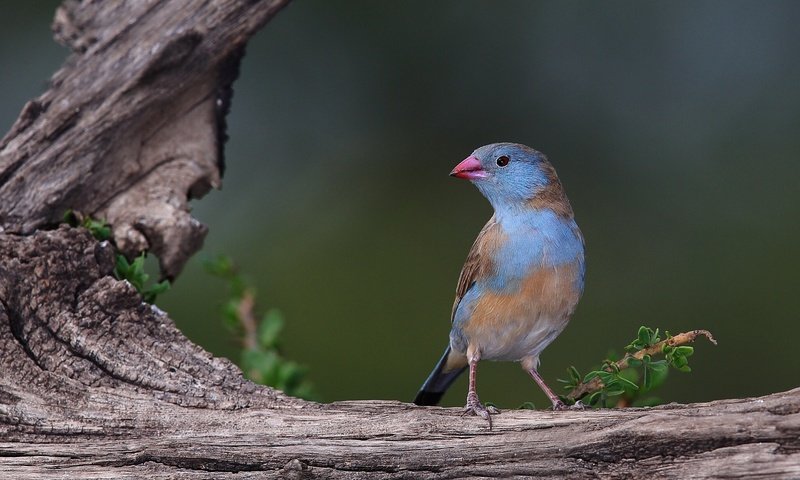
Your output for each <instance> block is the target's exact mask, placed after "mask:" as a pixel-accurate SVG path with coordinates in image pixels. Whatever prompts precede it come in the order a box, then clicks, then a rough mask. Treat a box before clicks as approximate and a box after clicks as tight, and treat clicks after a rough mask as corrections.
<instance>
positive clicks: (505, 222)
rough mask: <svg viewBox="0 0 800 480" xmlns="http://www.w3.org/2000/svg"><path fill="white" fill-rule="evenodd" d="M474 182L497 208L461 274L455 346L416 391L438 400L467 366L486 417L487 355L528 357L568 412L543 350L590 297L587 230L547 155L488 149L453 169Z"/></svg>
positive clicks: (508, 147)
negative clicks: (481, 389)
mask: <svg viewBox="0 0 800 480" xmlns="http://www.w3.org/2000/svg"><path fill="white" fill-rule="evenodd" d="M450 175H451V176H453V177H456V178H461V179H466V180H469V181H470V182H472V184H473V185H475V187H477V188H478V190H479V191H480V193H482V194H483V196H484V197H486V199H487V200H488V201H489V203H490V204H491V206H492V207H493V209H494V213H493V215H492V216H491V218H490V219H489V221H488V222H487V223H486V225H485V226H484V227H483V229H482V230H481V231H480V233H479V234H478V236H477V238H476V239H475V242H474V243H473V245H472V248H471V249H470V251H469V254H468V255H467V259H466V262H465V263H464V267H463V268H462V270H461V274H460V275H459V278H458V284H457V287H456V296H455V302H454V303H453V309H452V315H451V330H450V342H449V345H448V346H447V348H446V349H445V351H444V354H443V355H442V357H441V359H440V360H439V362H438V363H437V364H436V367H434V369H433V371H432V372H431V373H430V375H429V376H428V378H427V380H425V383H424V384H423V385H422V387H421V388H420V390H419V392H418V393H417V396H416V398H415V399H414V403H415V404H417V405H436V404H438V403H439V401H440V399H441V398H442V395H444V393H445V391H446V390H447V388H448V387H449V386H450V385H451V384H452V383H453V382H454V381H455V380H456V378H457V377H458V376H459V375H460V374H461V373H462V372H463V371H464V370H466V369H469V386H468V390H467V401H466V406H465V407H464V412H465V413H466V414H474V415H477V416H480V417H483V418H484V419H486V420H488V422H489V428H491V427H492V418H491V415H492V414H495V413H499V411H498V410H497V409H496V408H494V407H489V408H487V407H485V406H484V405H483V404H482V403H481V402H480V399H479V397H478V394H477V390H476V375H477V365H478V362H479V361H480V360H490V361H512V362H520V364H521V365H522V368H523V369H524V370H525V371H527V372H528V374H529V375H530V376H531V377H532V378H533V380H534V381H535V382H536V383H537V384H538V385H539V387H540V388H541V389H542V391H544V393H545V394H546V395H547V397H548V398H549V400H550V402H551V403H552V406H553V409H554V410H562V409H565V408H568V407H567V406H566V405H565V404H564V402H562V401H561V399H559V397H558V395H556V394H555V393H553V391H552V390H551V389H550V387H548V386H547V384H546V383H545V382H544V380H543V379H542V377H541V375H539V372H538V368H539V355H540V354H541V353H542V351H543V350H544V349H545V347H547V346H548V345H549V344H550V343H551V342H552V341H553V340H555V338H556V337H557V336H558V335H559V334H560V333H561V332H562V331H563V330H564V328H565V327H566V325H567V323H568V322H569V320H570V317H571V316H572V314H573V313H574V311H575V308H576V306H577V304H578V300H579V299H580V297H581V295H582V294H583V287H584V277H585V272H586V268H585V262H584V240H583V235H582V233H581V231H580V229H579V228H578V225H577V223H575V215H574V213H573V210H572V206H571V205H570V202H569V200H568V199H567V195H566V193H565V190H564V187H563V186H562V184H561V181H560V180H559V178H558V175H556V171H555V169H554V168H553V166H552V165H551V163H550V162H549V161H548V159H547V157H546V156H545V155H544V154H542V153H541V152H539V151H537V150H534V149H533V148H530V147H528V146H525V145H522V144H518V143H493V144H490V145H485V146H482V147H480V148H478V149H476V150H475V151H474V152H472V154H471V155H469V156H468V157H467V158H466V159H464V160H463V161H462V162H460V163H458V165H456V166H455V168H454V169H453V170H452V172H450Z"/></svg>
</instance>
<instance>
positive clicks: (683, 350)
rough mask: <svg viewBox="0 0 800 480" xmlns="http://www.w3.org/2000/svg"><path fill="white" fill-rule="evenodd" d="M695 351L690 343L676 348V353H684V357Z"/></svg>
mask: <svg viewBox="0 0 800 480" xmlns="http://www.w3.org/2000/svg"><path fill="white" fill-rule="evenodd" d="M693 353H694V347H690V346H688V345H681V346H679V347H677V348H675V354H676V355H682V356H684V357H690V356H691V355H692V354H693Z"/></svg>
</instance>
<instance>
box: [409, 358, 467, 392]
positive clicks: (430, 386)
mask: <svg viewBox="0 0 800 480" xmlns="http://www.w3.org/2000/svg"><path fill="white" fill-rule="evenodd" d="M462 357H463V358H462ZM466 368H467V359H466V357H465V356H463V355H452V352H451V351H450V347H449V346H448V347H447V349H446V350H445V351H444V355H442V358H441V359H439V363H437V364H436V367H435V368H434V369H433V371H432V372H431V374H430V375H428V379H427V380H425V383H423V384H422V387H421V388H420V389H419V392H417V396H416V398H414V403H415V404H417V405H436V404H438V403H439V400H441V399H442V395H444V392H446V391H447V388H448V387H449V386H450V385H451V384H452V383H453V382H455V380H456V378H458V376H459V375H461V372H463V371H464V370H465V369H466Z"/></svg>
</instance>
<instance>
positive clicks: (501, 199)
mask: <svg viewBox="0 0 800 480" xmlns="http://www.w3.org/2000/svg"><path fill="white" fill-rule="evenodd" d="M450 175H451V176H453V177H457V178H464V179H467V180H469V181H471V182H472V183H473V184H475V186H476V187H478V190H480V191H481V193H482V194H483V195H484V196H485V197H486V198H487V199H488V200H489V202H490V203H491V204H492V206H494V207H495V210H497V209H498V208H499V207H507V206H511V205H532V206H533V207H534V208H537V205H538V206H539V207H545V208H552V209H554V210H557V211H558V210H563V211H566V210H569V213H570V214H571V209H570V208H569V202H568V201H567V199H566V196H565V195H564V191H563V188H562V187H561V182H559V180H558V176H557V175H556V171H555V169H554V168H553V166H552V165H550V162H548V161H547V157H545V156H544V154H542V153H540V152H538V151H536V150H534V149H532V148H530V147H527V146H525V145H521V144H518V143H493V144H491V145H485V146H483V147H480V148H478V149H477V150H475V151H474V152H472V155H470V156H469V157H467V158H466V159H464V160H463V161H462V162H461V163H459V164H458V165H456V167H455V168H454V169H453V171H452V172H450ZM543 202H544V203H543ZM550 203H552V206H551V205H549V204H550Z"/></svg>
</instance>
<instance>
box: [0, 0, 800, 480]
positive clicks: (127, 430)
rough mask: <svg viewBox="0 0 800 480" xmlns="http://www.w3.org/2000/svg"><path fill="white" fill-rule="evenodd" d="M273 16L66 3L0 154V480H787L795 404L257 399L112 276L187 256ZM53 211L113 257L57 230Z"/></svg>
mask: <svg viewBox="0 0 800 480" xmlns="http://www.w3.org/2000/svg"><path fill="white" fill-rule="evenodd" d="M285 3H286V0H261V1H245V0H216V1H213V2H212V1H209V2H195V3H192V4H191V5H192V9H189V8H187V4H186V2H184V1H181V0H147V1H145V0H140V1H129V2H101V1H91V0H85V1H82V2H78V1H71V0H68V1H67V2H65V3H64V4H63V5H62V6H61V7H60V8H59V10H58V12H57V14H56V20H55V23H54V29H55V31H56V34H57V37H58V38H59V39H60V40H61V41H62V42H64V43H65V44H67V45H69V46H70V47H71V48H72V49H73V50H74V54H73V55H72V56H71V57H70V59H69V60H68V61H67V62H66V64H65V66H64V67H63V68H62V69H61V70H60V71H59V72H57V73H56V74H55V75H54V77H53V81H52V85H51V87H50V89H49V90H48V91H47V92H45V93H44V94H43V95H42V96H40V97H39V98H37V99H35V100H32V101H31V102H29V103H28V104H27V105H26V106H25V108H24V109H23V111H22V113H21V115H20V118H19V119H18V120H17V122H16V123H15V124H14V126H13V127H12V129H11V131H10V132H9V133H8V134H7V135H6V136H5V138H3V140H2V141H1V142H0V225H1V226H2V232H1V233H0V353H1V354H2V355H1V356H0V473H1V474H2V477H3V478H18V479H28V478H30V479H34V478H35V479H42V478H64V477H68V478H78V477H79V478H141V477H148V478H198V479H199V478H215V479H217V478H457V477H477V476H504V477H525V476H536V477H541V478H617V477H619V478H622V477H625V478H654V477H657V478H689V477H691V478H733V477H739V476H749V477H758V478H800V440H799V439H798V438H799V437H800V389H795V390H792V391H789V392H784V393H779V394H775V395H770V396H767V397H763V398H757V399H741V400H724V401H718V402H712V403H708V404H697V405H667V406H663V407H658V408H652V409H622V410H590V411H581V412H574V411H569V412H545V411H539V412H534V411H527V410H520V411H507V412H505V413H503V414H502V415H499V416H498V417H496V418H495V426H494V429H493V430H491V431H490V430H488V428H487V424H486V423H485V421H483V420H482V419H479V418H475V417H462V416H461V415H460V409H444V408H421V407H415V406H413V405H410V404H405V403H399V402H385V401H364V402H338V403H334V404H330V405H322V404H317V403H313V402H306V401H302V400H299V399H294V398H290V397H287V396H285V395H283V394H282V393H280V392H277V391H275V390H272V389H270V388H267V387H263V386H259V385H255V384H253V383H251V382H249V381H247V380H245V379H244V378H243V377H242V374H241V372H240V371H239V369H238V368H237V367H236V366H235V365H233V364H232V363H231V362H229V361H227V360H225V359H219V358H214V357H213V356H211V355H210V354H208V353H207V352H205V351H204V350H203V349H201V348H200V347H198V346H196V345H194V344H192V343H191V342H190V341H189V340H187V339H186V338H185V337H184V336H183V335H182V334H181V333H180V332H179V331H178V330H177V329H176V328H175V325H174V324H173V322H172V321H171V320H170V319H169V318H168V316H167V315H166V314H165V313H164V312H162V311H160V310H159V309H158V308H156V307H154V306H150V305H148V304H146V303H143V302H142V300H141V297H140V295H139V294H138V293H137V292H136V290H135V289H134V288H133V287H132V286H131V285H130V284H129V283H127V282H125V281H118V280H116V279H115V278H114V277H113V276H112V271H113V264H114V252H115V250H119V251H122V252H124V253H126V254H128V255H135V254H137V253H138V252H139V251H141V250H145V249H147V250H150V251H153V252H155V253H157V254H158V255H159V256H160V260H161V267H162V270H163V272H164V275H165V276H167V277H174V276H175V275H177V274H178V273H179V272H180V269H181V267H182V266H183V264H184V263H185V261H186V259H188V258H189V256H191V254H192V253H194V252H195V251H196V250H197V249H198V248H200V246H201V244H202V239H203V236H204V234H205V231H206V229H205V227H204V226H202V225H201V224H200V223H199V222H197V221H196V220H195V219H193V218H192V217H191V216H190V215H189V212H188V208H187V202H188V200H189V198H192V197H199V196H201V195H202V194H204V193H205V192H206V191H207V190H208V189H209V188H211V187H215V186H218V185H219V183H220V178H221V175H222V168H223V162H222V144H223V142H224V138H225V132H224V117H225V114H226V113H227V109H228V104H229V101H230V96H231V88H230V86H231V83H232V82H233V80H234V79H235V77H236V74H237V71H238V63H239V59H240V57H241V55H242V52H243V49H244V46H245V43H246V41H247V40H248V38H249V37H250V36H251V35H252V34H253V33H255V31H256V30H258V29H259V28H260V27H261V26H263V25H264V24H265V23H266V22H267V21H268V20H269V19H270V18H271V16H272V15H274V14H275V13H276V12H277V11H278V10H279V9H280V8H282V7H283V6H284V4H285ZM67 209H75V210H77V211H80V212H82V213H85V214H91V215H92V216H94V217H95V218H105V219H108V220H109V221H110V223H111V224H112V226H113V242H109V241H105V242H98V241H96V240H95V239H94V238H93V237H92V236H91V235H90V234H89V233H88V232H87V231H86V230H84V229H80V228H69V227H66V226H63V225H62V226H58V223H59V219H60V218H61V216H62V215H63V213H64V212H65V211H66V210H67Z"/></svg>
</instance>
